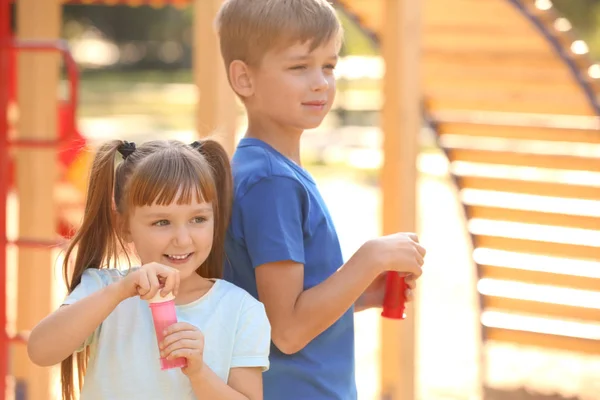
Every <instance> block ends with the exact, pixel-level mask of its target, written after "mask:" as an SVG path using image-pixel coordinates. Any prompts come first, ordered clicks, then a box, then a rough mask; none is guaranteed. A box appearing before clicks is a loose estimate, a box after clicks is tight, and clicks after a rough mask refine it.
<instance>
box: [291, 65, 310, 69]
mask: <svg viewBox="0 0 600 400" xmlns="http://www.w3.org/2000/svg"><path fill="white" fill-rule="evenodd" d="M290 69H293V70H302V69H306V65H294V66H293V67H292V68H290Z"/></svg>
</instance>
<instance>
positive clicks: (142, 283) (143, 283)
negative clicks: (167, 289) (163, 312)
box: [136, 271, 150, 297]
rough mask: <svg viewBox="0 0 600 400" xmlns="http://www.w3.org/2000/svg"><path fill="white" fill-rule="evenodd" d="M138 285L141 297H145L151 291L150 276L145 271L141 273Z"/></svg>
mask: <svg viewBox="0 0 600 400" xmlns="http://www.w3.org/2000/svg"><path fill="white" fill-rule="evenodd" d="M136 284H137V292H138V294H139V295H140V297H143V296H145V295H146V294H148V292H149V291H150V282H149V281H148V276H147V275H146V274H145V273H144V271H140V273H139V278H138V279H137V283H136Z"/></svg>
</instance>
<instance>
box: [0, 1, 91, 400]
mask: <svg viewBox="0 0 600 400" xmlns="http://www.w3.org/2000/svg"><path fill="white" fill-rule="evenodd" d="M10 3H11V1H10V0H0V400H4V399H6V397H7V378H8V376H9V372H10V371H9V349H10V346H11V343H21V344H22V343H25V342H26V339H25V338H26V334H23V333H17V334H16V335H14V336H11V335H9V333H8V332H7V298H6V294H7V281H6V277H7V274H6V272H7V257H6V256H7V251H6V250H7V246H8V245H16V246H20V247H30V248H31V247H34V248H36V247H45V248H47V247H48V246H53V245H56V244H58V242H57V243H48V242H43V241H39V240H35V239H34V238H19V239H18V240H16V241H13V242H9V241H8V238H7V197H8V193H9V191H10V189H11V180H12V179H11V176H10V173H11V171H10V170H11V168H9V163H10V157H9V156H10V154H9V150H10V149H11V148H19V149H32V148H40V147H43V148H55V149H56V153H57V154H60V156H61V158H64V157H65V156H66V157H68V158H69V157H71V158H72V157H74V155H73V152H77V151H78V150H79V149H80V148H81V147H82V146H83V144H82V142H83V140H82V139H81V137H80V136H79V135H78V133H77V131H76V108H77V103H78V98H77V95H78V87H79V72H78V69H77V65H76V63H75V61H74V59H73V57H72V55H71V53H70V52H69V49H68V47H67V44H66V42H64V41H61V40H50V41H31V40H27V41H20V40H14V39H13V34H12V30H11V19H10V18H11V6H10ZM23 51H27V52H58V53H60V54H61V56H62V58H63V63H64V66H65V69H66V74H67V79H68V82H69V92H70V93H69V99H68V101H67V102H64V103H61V105H60V108H59V110H57V112H59V113H60V115H59V132H60V134H59V135H57V136H58V139H56V140H50V141H48V140H46V141H44V140H34V139H17V140H9V131H10V129H11V127H10V122H9V119H8V118H9V117H8V110H9V106H10V104H11V102H15V101H16V82H17V79H16V77H17V75H16V70H17V68H16V58H17V57H16V55H17V53H18V52H23ZM74 142H79V143H77V144H75V143H74ZM61 148H63V149H64V148H68V149H69V150H68V151H67V153H69V152H70V154H66V155H65V151H62V152H61ZM57 162H58V157H57Z"/></svg>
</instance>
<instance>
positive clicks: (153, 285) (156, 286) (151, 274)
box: [142, 269, 160, 300]
mask: <svg viewBox="0 0 600 400" xmlns="http://www.w3.org/2000/svg"><path fill="white" fill-rule="evenodd" d="M146 276H147V278H148V282H149V283H150V290H149V291H148V293H146V294H145V295H144V296H142V299H144V300H147V299H151V298H152V297H154V296H155V295H156V293H157V292H158V291H159V290H160V282H159V281H158V276H157V274H156V271H155V270H153V269H150V270H148V271H147V272H146Z"/></svg>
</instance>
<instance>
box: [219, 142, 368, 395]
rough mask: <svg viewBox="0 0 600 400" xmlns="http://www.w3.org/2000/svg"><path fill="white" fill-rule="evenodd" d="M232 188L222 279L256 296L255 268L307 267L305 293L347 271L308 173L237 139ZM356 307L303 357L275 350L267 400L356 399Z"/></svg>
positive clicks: (266, 376)
mask: <svg viewBox="0 0 600 400" xmlns="http://www.w3.org/2000/svg"><path fill="white" fill-rule="evenodd" d="M232 168H233V180H234V188H235V196H234V204H233V213H232V218H231V224H230V226H229V229H228V232H227V239H226V243H225V249H226V252H227V259H228V260H227V261H226V262H225V269H224V272H225V279H227V280H229V281H231V282H232V283H234V284H236V285H238V286H240V287H242V288H243V289H245V290H246V291H248V292H249V293H250V294H252V295H253V296H255V297H256V298H258V294H257V289H256V278H255V275H254V268H256V267H258V266H260V265H263V264H266V263H272V262H277V261H285V260H292V261H295V262H297V263H300V264H304V290H306V289H309V288H311V287H313V286H315V285H318V284H320V283H321V282H323V281H324V280H326V279H327V278H328V277H329V276H331V275H332V274H333V273H335V272H336V270H337V269H338V268H339V267H340V266H342V264H343V259H342V252H341V248H340V243H339V240H338V237H337V233H336V231H335V228H334V226H333V221H332V219H331V216H330V215H329V211H328V210H327V207H326V206H325V203H324V202H323V199H322V198H321V195H320V193H319V190H318V189H317V186H316V184H315V182H314V180H313V179H312V177H311V176H310V174H309V173H308V172H307V171H306V170H304V169H303V168H301V167H300V166H298V165H297V164H295V163H294V162H292V161H291V160H290V159H288V158H287V157H285V156H283V155H282V154H281V153H279V152H277V151H276V150H275V149H273V148H272V147H271V146H269V145H268V144H266V143H265V142H263V141H261V140H258V139H250V138H244V139H242V140H241V141H240V143H239V145H238V147H237V150H236V152H235V154H234V156H233V160H232ZM353 311H354V310H353V308H352V307H351V308H350V309H349V310H348V311H347V312H346V313H345V314H344V315H343V316H342V317H341V318H340V319H339V320H338V321H336V322H335V323H334V324H333V325H332V326H331V327H329V328H328V329H327V330H325V331H324V332H323V333H321V334H320V335H319V336H317V337H316V338H315V339H314V340H313V341H311V342H310V343H309V344H308V345H307V346H306V347H304V348H303V349H302V350H300V351H299V352H297V353H295V354H292V355H286V354H284V353H282V352H281V351H279V349H277V347H275V346H274V345H271V356H270V362H271V367H270V369H269V371H267V372H265V373H264V375H263V377H264V398H265V400H281V399H286V400H312V399H319V400H322V399H323V400H330V399H331V400H353V399H356V397H357V395H356V383H355V378H354V316H353Z"/></svg>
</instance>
